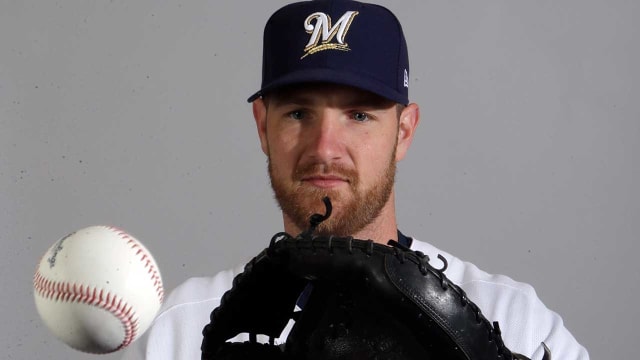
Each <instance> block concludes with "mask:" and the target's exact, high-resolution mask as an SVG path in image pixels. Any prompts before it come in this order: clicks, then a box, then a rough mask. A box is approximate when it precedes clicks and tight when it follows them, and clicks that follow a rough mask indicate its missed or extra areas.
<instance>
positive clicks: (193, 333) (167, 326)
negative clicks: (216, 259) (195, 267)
mask: <svg viewBox="0 0 640 360" xmlns="http://www.w3.org/2000/svg"><path fill="white" fill-rule="evenodd" d="M241 271H242V267H237V268H234V269H231V270H226V271H221V272H219V273H218V274H216V275H215V276H212V277H194V278H190V279H188V280H186V281H185V282H183V283H182V284H180V285H179V286H177V287H176V288H175V289H174V290H173V291H171V293H170V294H169V296H168V297H167V299H166V300H165V302H164V304H163V305H162V307H161V309H160V311H159V312H158V315H157V316H156V318H155V320H154V322H153V324H151V327H150V328H149V330H148V331H147V332H146V333H145V334H144V335H143V336H142V337H141V338H140V339H138V340H137V341H136V342H135V343H133V344H132V345H131V346H130V347H129V348H128V349H127V350H126V351H125V353H124V357H123V359H124V360H134V359H136V360H137V359H154V360H163V359H166V360H169V359H199V358H200V345H201V343H202V329H203V328H204V326H205V325H206V324H207V323H208V322H209V315H210V314H211V311H212V310H213V309H215V308H216V307H217V306H218V305H219V304H220V299H221V298H222V295H224V293H225V292H226V291H227V290H228V289H229V288H231V285H232V282H233V279H234V277H235V276H236V275H237V274H239V273H240V272H241Z"/></svg>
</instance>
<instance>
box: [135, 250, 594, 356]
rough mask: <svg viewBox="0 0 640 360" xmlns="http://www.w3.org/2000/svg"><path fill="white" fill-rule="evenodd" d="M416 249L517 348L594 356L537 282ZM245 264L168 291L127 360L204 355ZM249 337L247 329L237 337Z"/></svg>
mask: <svg viewBox="0 0 640 360" xmlns="http://www.w3.org/2000/svg"><path fill="white" fill-rule="evenodd" d="M411 249H412V250H419V251H422V252H423V253H425V254H427V255H429V257H430V258H431V259H432V260H431V264H432V265H433V266H434V267H436V268H437V267H439V265H438V262H439V261H440V260H438V259H437V256H438V254H441V255H442V256H443V257H444V258H445V259H446V260H447V262H448V265H449V266H448V268H447V270H446V271H445V274H446V275H447V277H448V278H449V279H450V280H451V281H452V282H453V283H455V284H457V285H458V286H460V287H461V288H462V289H463V290H464V291H465V292H466V293H467V296H468V297H469V299H470V300H471V301H473V302H474V303H475V304H476V305H478V307H479V308H480V309H481V310H482V313H483V314H484V316H485V317H486V318H487V319H488V320H489V321H491V322H493V321H498V322H499V324H500V329H501V331H502V338H503V340H504V342H505V345H506V346H507V347H508V348H509V349H510V350H511V351H513V352H516V353H520V354H523V355H525V356H528V357H530V358H531V359H532V360H540V359H542V356H543V348H542V345H541V343H542V342H544V343H545V344H546V345H547V346H548V347H549V349H550V350H551V355H552V359H562V360H588V359H589V355H588V354H587V351H586V349H585V348H584V347H582V346H581V345H580V344H579V343H578V342H577V341H576V339H575V338H574V337H573V336H572V335H571V333H569V331H568V330H567V329H566V328H565V327H564V325H563V322H562V318H560V316H559V315H558V314H556V313H555V312H553V311H551V310H549V309H547V308H546V307H545V306H544V304H543V303H542V302H541V301H540V299H538V296H537V295H536V292H535V290H534V289H533V287H531V285H528V284H524V283H520V282H516V281H513V280H512V279H510V278H509V277H506V276H503V275H491V274H488V273H486V272H484V271H482V270H480V269H478V268H477V267H476V266H475V265H473V264H471V263H468V262H464V261H461V260H459V259H457V258H455V257H453V256H451V255H450V254H447V253H446V252H443V251H440V250H438V249H436V248H435V247H433V246H432V245H430V244H427V243H424V242H420V241H416V240H415V239H414V240H413V243H412V244H411ZM243 267H244V265H243V266H239V267H237V268H236V269H233V270H227V271H222V272H220V273H218V274H217V275H215V276H214V277H200V278H192V279H189V280H187V281H186V282H184V283H183V284H182V285H180V286H178V287H177V288H176V289H175V290H174V291H172V292H171V294H170V295H169V296H168V298H167V300H166V302H165V303H164V305H163V307H162V308H161V310H160V312H159V314H158V316H157V317H156V319H155V321H154V323H153V325H152V326H151V328H150V329H149V330H148V331H147V332H146V333H145V334H144V335H143V336H142V337H141V338H140V339H138V340H137V341H136V342H135V343H133V344H132V345H131V346H130V347H129V348H128V349H126V350H125V353H124V358H123V360H142V359H147V360H193V359H200V357H201V351H200V345H201V344H202V329H203V328H204V326H205V325H206V324H208V323H209V315H210V314H211V311H212V310H213V309H214V308H216V307H217V306H218V305H219V304H220V299H221V297H222V295H223V294H224V293H225V291H227V290H228V289H230V288H231V283H232V281H233V278H234V277H235V276H236V275H237V274H239V273H240V272H241V271H242V269H243ZM290 325H291V324H290ZM289 329H290V326H288V327H287V328H286V329H285V331H284V332H283V334H281V338H280V339H277V340H276V343H281V342H284V340H285V339H286V337H287V334H288V332H289ZM248 340H249V339H248V336H246V335H244V334H242V335H240V336H238V337H236V338H234V339H233V341H248Z"/></svg>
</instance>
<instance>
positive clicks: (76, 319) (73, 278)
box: [33, 226, 164, 354]
mask: <svg viewBox="0 0 640 360" xmlns="http://www.w3.org/2000/svg"><path fill="white" fill-rule="evenodd" d="M33 286H34V297H35V302H36V307H37V309H38V313H39V314H40V317H41V318H42V320H43V322H44V323H45V324H46V326H47V327H48V328H49V330H51V332H52V333H53V334H54V335H55V336H56V337H58V338H59V339H60V340H62V341H63V342H65V343H66V344H67V345H69V346H71V347H72V348H74V349H77V350H80V351H84V352H88V353H94V354H104V353H110V352H114V351H117V350H120V349H122V348H124V347H126V346H127V345H129V344H130V343H131V342H133V341H134V340H136V339H137V338H138V337H139V336H140V335H141V334H142V333H144V331H145V330H146V329H147V328H148V327H149V325H151V322H152V321H153V319H154V318H155V316H156V313H157V312H158V309H159V308H160V305H161V304H162V300H163V297H164V289H163V286H162V279H161V277H160V272H159V270H158V266H157V265H156V262H155V260H154V259H153V257H152V256H151V254H150V253H149V251H148V250H147V249H146V248H145V247H144V246H143V245H142V244H141V243H140V242H139V241H138V240H136V239H135V238H134V237H133V236H131V235H129V234H127V233H126V232H124V231H122V230H120V229H118V228H115V227H111V226H91V227H87V228H84V229H81V230H78V231H76V232H73V233H71V234H69V235H67V236H65V237H63V238H62V239H60V240H58V241H57V242H56V243H55V244H53V246H51V248H49V250H48V251H47V252H46V253H45V254H44V256H43V257H42V260H40V264H39V265H38V267H37V269H36V273H35V276H34V279H33Z"/></svg>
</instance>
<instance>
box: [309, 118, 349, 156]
mask: <svg viewBox="0 0 640 360" xmlns="http://www.w3.org/2000/svg"><path fill="white" fill-rule="evenodd" d="M308 136H309V146H308V149H307V156H309V157H311V158H312V160H314V161H317V162H321V163H331V162H334V161H336V160H339V159H340V158H341V157H342V155H343V151H344V136H345V134H344V128H343V124H342V119H341V116H340V114H338V113H335V112H332V111H325V112H323V113H322V115H321V116H320V117H319V118H318V119H316V121H314V123H313V125H312V126H311V127H310V129H309V134H308Z"/></svg>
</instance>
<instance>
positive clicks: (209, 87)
mask: <svg viewBox="0 0 640 360" xmlns="http://www.w3.org/2000/svg"><path fill="white" fill-rule="evenodd" d="M284 3H285V1H275V0H271V1H246V0H245V1H234V2H230V1H229V2H224V3H223V2H214V1H208V2H205V1H195V0H194V1H188V2H168V1H162V2H158V1H136V2H129V1H56V2H54V1H18V0H16V1H7V0H2V1H0V45H1V46H0V204H1V206H0V242H1V244H2V247H3V251H2V255H1V256H2V257H1V260H0V274H1V277H0V289H2V291H1V292H0V293H1V295H0V296H1V297H2V306H1V307H0V316H1V319H2V325H1V326H2V335H1V336H0V349H2V350H0V352H2V353H4V355H2V356H0V357H2V358H7V359H28V358H34V357H38V358H41V359H49V358H50V359H92V358H97V356H94V355H86V354H82V353H79V352H75V351H73V350H71V349H69V348H67V347H66V346H65V345H63V344H61V343H60V342H58V341H57V340H56V339H55V338H53V337H52V335H50V334H49V333H48V331H47V330H46V329H45V328H44V327H43V325H42V323H41V321H40V320H39V318H38V316H37V314H36V312H35V305H34V303H33V298H32V288H31V282H32V276H33V272H34V270H35V266H36V263H37V262H38V260H39V258H40V256H41V255H42V254H43V253H44V252H45V251H46V250H47V248H48V247H49V246H50V245H51V244H52V243H53V242H54V241H56V240H57V239H58V238H60V237H61V236H63V235H65V234H67V233H69V232H71V231H73V230H76V229H78V228H81V227H85V226H88V225H94V224H113V225H117V226H120V227H122V228H124V229H126V230H128V231H129V232H131V233H133V234H134V235H135V236H137V237H138V238H139V239H141V240H142V241H143V242H144V243H145V244H146V245H147V247H149V248H150V249H151V251H152V252H153V253H154V255H155V257H156V259H157V261H158V262H159V264H160V267H161V270H162V272H163V276H164V280H165V283H166V287H167V289H172V288H174V287H175V286H176V285H177V284H179V283H180V282H181V281H183V280H184V279H186V278H187V277H190V276H198V275H210V274H214V273H215V272H217V271H218V270H221V269H224V268H227V267H230V266H233V265H236V264H240V263H243V262H245V261H246V260H247V259H249V257H251V256H252V255H254V254H256V253H257V252H258V251H259V250H260V249H261V248H262V247H264V246H265V245H266V243H267V241H268V239H269V238H270V236H271V235H272V234H273V233H275V232H277V231H280V230H281V219H280V216H279V213H278V211H277V208H276V206H275V204H274V201H273V199H272V195H271V191H270V188H269V185H268V181H267V177H266V171H265V170H266V163H265V159H264V156H263V155H262V153H261V151H260V148H259V145H258V139H257V135H256V133H255V129H254V124H253V119H252V116H251V111H250V106H249V105H248V104H247V103H246V102H245V99H246V97H247V96H248V95H250V93H252V92H253V91H254V90H256V88H257V86H258V84H259V76H260V64H261V58H260V57H261V36H262V34H261V32H262V28H263V26H264V23H265V21H266V19H267V17H268V16H269V15H270V14H271V13H272V12H273V11H274V10H275V9H276V8H277V7H279V6H280V5H282V4H284ZM381 3H383V4H386V5H387V6H388V7H390V8H391V9H392V10H394V12H396V14H397V15H398V17H399V18H400V19H401V21H402V22H403V25H404V28H405V31H406V34H407V38H408V42H409V45H410V46H409V49H410V57H411V63H412V72H411V98H412V99H413V100H414V101H416V102H418V103H419V104H420V105H421V110H422V122H421V125H420V127H419V130H418V132H417V135H416V139H415V142H414V145H413V147H412V149H411V151H410V153H409V156H408V158H407V159H406V160H405V161H403V162H402V163H401V165H400V167H399V175H398V204H399V206H398V216H399V223H400V227H401V229H403V231H404V232H406V233H408V234H410V235H413V236H416V237H417V238H419V239H421V240H426V241H430V242H432V243H433V244H435V245H436V246H438V247H441V248H443V249H444V250H447V251H449V252H452V253H454V254H456V255H458V256H459V257H461V258H463V259H466V260H469V261H472V262H474V263H476V264H477V265H479V266H480V267H481V268H483V269H485V270H487V271H490V272H496V273H503V274H507V275H509V276H511V277H513V278H515V279H517V280H520V281H525V282H528V283H531V284H533V285H534V287H535V288H536V289H537V291H538V294H539V296H540V297H541V298H542V299H543V301H544V302H545V303H546V304H547V305H548V306H549V307H550V308H552V309H554V310H555V311H557V312H559V313H560V314H561V315H562V316H563V317H564V320H565V322H566V325H567V327H568V328H569V329H570V330H571V331H572V332H573V334H574V335H575V336H576V337H577V339H578V340H579V341H580V342H581V343H583V344H584V345H585V346H586V347H587V348H588V349H589V351H590V353H591V355H592V358H594V359H597V358H614V359H615V358H618V359H620V358H635V357H636V356H637V351H635V345H637V340H638V339H637V335H636V334H637V324H638V323H639V322H640V316H639V315H638V313H639V312H638V310H637V306H636V303H637V301H638V300H637V299H638V297H639V295H640V294H639V290H640V289H639V285H638V284H639V280H638V279H639V278H640V267H639V266H638V264H637V262H636V261H637V260H636V259H637V258H638V254H637V253H638V250H639V246H638V244H637V240H638V234H640V205H639V204H640V191H638V188H637V186H638V185H637V183H638V180H639V179H638V175H639V165H640V162H639V161H638V154H639V153H640V141H639V139H640V105H639V104H638V103H639V102H640V101H639V100H640V91H639V90H640V89H639V88H638V87H639V85H638V84H639V83H640V77H639V71H638V64H640V52H639V49H638V47H639V46H638V44H639V43H638V34H639V33H638V28H639V26H638V25H637V19H638V16H640V12H639V10H640V6H639V4H640V2H638V1H635V0H629V1H623V0H616V1H606V2H605V1H590V0H567V1H506V0H504V1H483V2H480V1H468V2H459V1H437V2H436V1H422V0H421V1H418V0H414V1H407V0H405V1H402V2H392V1H381ZM283 40H284V39H283ZM118 357H119V355H110V356H103V357H102V358H104V359H112V358H118Z"/></svg>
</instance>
